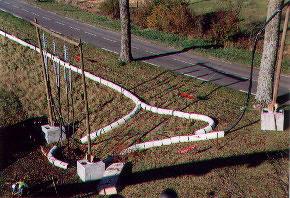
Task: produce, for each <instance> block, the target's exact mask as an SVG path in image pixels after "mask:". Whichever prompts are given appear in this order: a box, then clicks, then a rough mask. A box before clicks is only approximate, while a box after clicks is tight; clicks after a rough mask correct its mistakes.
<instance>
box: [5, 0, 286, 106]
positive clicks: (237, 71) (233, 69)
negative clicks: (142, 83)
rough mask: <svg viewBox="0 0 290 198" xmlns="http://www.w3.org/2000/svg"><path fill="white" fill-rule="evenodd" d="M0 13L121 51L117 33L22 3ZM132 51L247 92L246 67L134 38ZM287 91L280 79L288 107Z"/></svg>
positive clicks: (10, 3)
mask: <svg viewBox="0 0 290 198" xmlns="http://www.w3.org/2000/svg"><path fill="white" fill-rule="evenodd" d="M0 9H1V10H3V11H6V12H8V13H11V14H13V15H15V16H18V17H21V18H23V19H25V20H27V21H33V20H34V18H35V17H36V18H37V19H38V22H39V23H40V24H42V25H43V26H45V27H47V28H49V29H51V30H53V31H55V32H59V33H61V34H63V35H66V36H70V37H73V38H81V39H82V40H83V41H85V42H87V43H90V44H93V45H94V46H96V47H98V48H102V49H104V50H108V51H111V52H114V53H118V51H119V49H120V34H119V33H118V32H113V31H109V30H105V29H101V28H96V27H93V26H91V25H88V24H85V23H81V22H78V21H75V20H73V19H70V18H67V17H63V16H60V15H57V14H55V13H53V12H50V11H46V10H43V9H40V8H37V7H35V6H32V5H29V4H27V3H25V2H24V1H22V0H0ZM0 28H1V27H0ZM132 50H133V57H134V58H135V59H138V60H143V61H145V62H148V63H150V64H153V65H155V66H157V67H159V66H160V67H163V68H166V69H169V70H174V71H175V72H178V73H182V74H184V75H187V76H191V77H194V78H198V79H201V80H204V81H210V82H213V83H216V84H218V85H222V86H227V87H231V88H234V89H236V90H240V91H243V92H245V91H247V87H248V80H247V78H248V75H249V68H248V67H245V66H240V65H237V64H231V63H225V62H222V61H219V60H213V59H209V58H205V57H201V56H196V55H194V54H193V53H191V52H188V51H186V50H184V51H178V50H175V49H173V48H171V49H170V48H166V47H162V46H160V45H157V44H154V43H151V42H149V41H145V40H143V39H138V38H137V37H133V39H132ZM257 74H258V70H257V69H255V70H254V82H253V91H252V93H253V94H255V92H256V84H257V83H256V80H257V76H258V75H257ZM289 90H290V76H286V75H283V76H282V77H281V84H280V90H279V95H280V96H283V99H284V102H285V101H288V102H287V103H290V98H289V95H290V91H289Z"/></svg>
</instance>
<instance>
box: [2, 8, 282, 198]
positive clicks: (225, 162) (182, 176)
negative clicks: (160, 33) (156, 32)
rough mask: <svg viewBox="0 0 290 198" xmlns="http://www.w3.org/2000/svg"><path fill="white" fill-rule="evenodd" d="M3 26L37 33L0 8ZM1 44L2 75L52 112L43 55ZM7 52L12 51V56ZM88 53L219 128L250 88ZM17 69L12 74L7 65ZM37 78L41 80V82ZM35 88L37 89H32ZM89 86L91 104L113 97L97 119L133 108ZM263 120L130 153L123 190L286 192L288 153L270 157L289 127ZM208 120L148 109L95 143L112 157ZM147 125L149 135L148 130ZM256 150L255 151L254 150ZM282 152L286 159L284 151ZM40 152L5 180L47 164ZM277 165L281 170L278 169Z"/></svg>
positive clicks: (150, 96) (90, 59)
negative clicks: (269, 129)
mask: <svg viewBox="0 0 290 198" xmlns="http://www.w3.org/2000/svg"><path fill="white" fill-rule="evenodd" d="M3 27H5V29H6V30H9V32H11V33H14V32H18V36H20V37H22V38H28V35H29V32H31V33H30V36H29V38H32V36H33V35H34V34H33V31H34V30H33V29H32V27H31V26H29V25H28V24H26V23H25V22H23V21H21V20H19V19H17V18H14V17H11V16H10V15H7V14H4V13H3V12H0V28H3ZM23 27H25V28H26V32H22V31H21V30H22V28H23ZM26 33H27V34H26ZM32 40H34V39H33V38H32ZM3 43H5V44H4V45H3ZM1 44H2V45H1V48H0V50H1V52H2V53H1V59H0V60H1V69H2V70H3V72H5V73H3V74H5V75H2V76H1V78H0V79H1V84H4V86H6V87H10V88H11V89H15V93H17V94H18V95H19V98H20V100H21V101H22V103H23V106H25V108H26V109H27V110H28V112H29V113H30V114H31V115H34V114H37V115H39V114H40V115H42V114H44V113H45V112H46V111H45V106H44V105H45V103H44V95H43V94H41V93H42V91H41V90H42V84H41V83H40V81H41V75H40V70H39V69H37V68H36V67H35V65H39V62H38V61H36V62H35V61H34V60H35V58H36V57H38V56H37V55H36V54H35V53H34V52H32V51H31V50H28V49H25V48H23V47H21V46H19V45H17V44H14V43H12V42H10V41H3V40H2V42H1ZM8 58H12V61H11V60H10V59H8ZM85 59H86V67H87V69H88V70H89V71H91V72H93V73H95V74H96V75H98V76H102V77H104V78H106V79H109V80H111V81H115V82H117V83H119V84H122V85H123V86H124V87H126V88H128V89H129V90H131V91H133V92H134V93H135V94H136V95H138V96H139V97H140V98H143V99H144V100H145V101H146V102H148V103H150V104H152V105H156V106H159V107H163V108H173V109H183V110H184V111H188V112H198V113H202V114H206V115H209V116H212V117H214V118H215V119H216V120H217V121H218V123H219V125H218V129H223V128H224V127H225V126H227V125H228V124H230V123H232V121H233V119H234V118H236V117H237V116H238V114H239V110H240V105H241V103H242V99H243V96H244V94H243V93H240V92H237V91H234V90H231V89H228V88H223V87H221V88H218V87H217V86H215V85H212V84H210V83H204V82H201V81H198V80H194V79H192V78H188V77H184V76H180V75H177V74H175V73H173V72H170V71H165V70H162V69H161V68H156V67H153V66H150V65H147V64H145V63H139V62H133V63H131V64H128V65H125V66H120V65H119V64H118V59H117V56H116V55H114V54H111V53H108V52H104V51H102V50H99V49H95V48H93V47H91V46H86V47H85ZM19 65H21V67H20V66H19ZM11 66H12V68H11ZM11 70H12V71H13V74H12V73H11V72H8V71H11ZM1 74H2V72H1ZM14 76H16V78H15V77H14ZM13 77H14V78H13ZM33 78H34V80H37V81H38V82H39V83H35V81H33ZM76 82H77V81H76ZM28 87H29V88H30V87H31V88H30V89H28V91H27V88H28ZM89 87H90V94H93V93H95V94H96V95H92V96H93V97H91V100H90V105H91V107H97V106H98V105H100V104H102V102H105V101H106V100H110V98H114V99H113V103H112V105H110V106H109V107H108V108H104V109H103V110H102V111H99V110H100V109H99V108H97V113H100V114H99V116H98V114H95V112H93V113H92V117H94V118H95V122H96V123H107V122H109V121H112V120H111V119H115V118H116V117H117V116H119V115H121V114H123V113H125V112H127V109H131V108H130V104H131V103H130V102H126V101H127V100H125V102H123V101H122V102H121V101H120V100H123V99H122V98H121V97H120V96H118V94H116V93H114V92H112V91H111V90H108V89H107V88H105V87H100V86H98V85H95V84H94V83H90V84H89ZM182 91H189V92H191V93H192V94H193V95H194V96H195V98H196V97H197V96H200V95H203V94H209V97H208V99H207V100H204V101H199V100H197V99H194V100H186V99H184V98H181V97H179V96H178V94H179V93H180V92H182ZM79 94H80V91H77V92H76V95H77V96H76V97H80V96H79ZM115 97H116V98H115ZM120 104H122V105H120ZM118 105H120V106H118ZM123 108H125V111H124V109H123ZM79 110H81V107H80V108H79ZM78 112H79V111H78ZM80 116H81V115H80ZM79 119H80V117H79ZM258 120H259V115H258V112H256V111H254V110H252V109H250V110H249V111H248V113H247V115H246V117H245V119H243V121H242V122H241V123H240V125H239V126H238V130H236V131H234V132H232V133H230V134H227V135H226V137H225V138H223V139H222V140H220V141H218V142H215V141H211V142H200V143H196V145H197V146H198V148H199V150H200V152H197V153H188V154H184V155H180V154H177V151H178V149H180V148H183V147H184V145H174V146H167V147H162V148H160V149H151V150H148V151H146V152H142V153H138V154H134V155H133V154H132V155H129V156H128V158H127V160H128V161H130V162H131V163H132V164H133V174H132V175H131V176H129V177H130V179H128V180H127V181H126V182H127V186H126V187H125V188H124V189H123V190H122V192H121V194H122V195H124V196H125V197H144V196H145V195H146V197H157V196H158V194H159V193H160V192H161V191H162V190H163V189H164V188H173V189H175V190H176V191H177V193H178V194H179V196H180V197H192V196H193V195H194V197H206V196H207V194H208V193H210V192H212V191H215V192H217V193H218V194H219V195H220V196H221V197H227V196H228V195H230V194H231V195H233V196H242V197H269V196H272V195H273V196H274V195H275V196H278V197H283V196H285V191H284V189H283V186H284V185H283V181H284V180H285V182H286V186H287V185H288V184H287V181H288V179H287V176H288V174H287V159H285V158H284V159H279V160H276V161H275V162H274V163H272V162H271V161H270V160H269V159H271V158H272V157H273V156H272V155H270V154H269V156H268V157H267V155H266V153H269V152H270V151H281V150H284V149H287V148H288V139H287V136H286V134H285V133H267V134H266V133H261V132H260V129H259V128H260V127H259V122H258ZM95 122H94V123H93V124H94V127H98V125H99V124H96V123H95ZM202 125H203V123H200V122H195V121H187V120H184V119H179V118H172V117H169V116H160V115H156V114H153V113H150V112H146V111H142V112H141V113H140V114H138V116H136V117H135V118H134V119H133V120H132V121H131V122H130V123H128V124H127V125H125V126H122V127H121V128H118V129H116V130H114V131H113V132H112V133H110V134H108V135H105V136H103V137H102V138H100V140H99V141H98V142H97V143H98V144H94V146H93V150H94V152H95V153H96V154H97V155H98V156H101V157H105V156H107V154H113V153H115V152H119V151H120V150H121V149H122V148H123V147H126V146H128V145H130V143H132V142H135V141H136V140H138V139H140V138H141V140H142V141H145V140H150V139H158V138H164V137H166V136H173V135H176V134H188V133H190V132H192V131H193V130H195V129H197V128H199V127H200V126H202ZM82 131H83V130H82V127H81V128H80V130H79V131H78V135H77V136H81V134H82ZM144 132H146V135H144V136H143V134H144ZM188 145H192V144H188ZM34 152H35V151H34ZM253 154H256V156H255V155H254V156H252V157H251V155H253ZM31 155H33V158H32V159H35V161H33V162H32V161H31V158H30V157H31ZM275 156H276V157H277V156H278V158H279V156H280V155H279V154H276V155H275ZM40 159H41V156H40V154H39V153H38V152H36V153H34V154H30V155H28V156H26V157H24V158H22V159H19V160H18V161H17V162H16V163H15V164H14V165H12V166H10V167H9V168H8V169H6V170H5V171H4V173H3V175H4V178H5V181H6V182H8V184H9V182H11V181H12V180H11V178H13V177H14V175H18V176H19V175H23V174H27V172H29V171H27V169H20V170H17V169H16V166H19V167H21V166H23V165H24V164H27V163H28V164H29V163H33V164H34V165H33V166H32V167H30V168H29V170H32V169H33V168H35V167H37V164H39V165H41V167H44V166H46V167H49V165H47V164H45V160H44V159H42V160H40ZM43 164H45V165H43ZM277 166H278V167H279V171H278V172H275V171H274V170H275V168H276V167H277ZM162 167H163V168H164V169H159V171H158V168H162ZM179 168H180V169H181V170H180V169H179ZM40 170H41V169H40ZM51 171H52V174H54V175H56V177H57V178H60V179H61V180H62V181H64V182H72V181H75V180H76V176H75V169H74V168H71V169H69V170H68V171H67V172H63V171H60V170H58V169H55V168H51ZM160 172H161V173H162V174H160ZM35 174H36V176H37V177H38V178H42V177H43V175H45V174H46V175H47V174H51V173H45V172H43V171H37V172H36V173H29V174H28V175H29V177H32V175H35ZM175 174H176V176H174V175H175ZM34 182H36V181H34ZM285 182H284V183H285ZM281 183H282V184H281ZM8 184H7V185H5V186H4V187H5V189H7V188H8V187H9V185H8ZM270 187H271V188H270Z"/></svg>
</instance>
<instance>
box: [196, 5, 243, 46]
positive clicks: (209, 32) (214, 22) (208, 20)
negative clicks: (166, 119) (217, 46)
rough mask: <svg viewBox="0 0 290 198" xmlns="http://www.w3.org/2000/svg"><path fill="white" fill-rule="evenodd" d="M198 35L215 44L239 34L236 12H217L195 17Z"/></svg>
mask: <svg viewBox="0 0 290 198" xmlns="http://www.w3.org/2000/svg"><path fill="white" fill-rule="evenodd" d="M195 25H196V27H197V30H198V31H199V34H202V35H206V36H207V37H210V38H211V39H212V40H215V41H216V42H217V43H223V42H224V41H225V40H228V39H229V37H231V36H233V35H235V34H236V33H238V32H239V18H238V12H236V11H217V12H211V13H208V14H205V15H202V16H198V17H196V20H195Z"/></svg>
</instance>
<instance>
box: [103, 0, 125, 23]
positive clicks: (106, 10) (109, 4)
mask: <svg viewBox="0 0 290 198" xmlns="http://www.w3.org/2000/svg"><path fill="white" fill-rule="evenodd" d="M99 10H100V12H101V14H103V15H106V16H109V17H111V18H113V19H118V18H120V6H119V0H104V1H103V2H102V3H100V6H99Z"/></svg>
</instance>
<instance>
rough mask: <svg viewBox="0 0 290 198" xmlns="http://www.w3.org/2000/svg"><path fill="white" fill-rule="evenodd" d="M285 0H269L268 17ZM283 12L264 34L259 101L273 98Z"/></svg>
mask: <svg viewBox="0 0 290 198" xmlns="http://www.w3.org/2000/svg"><path fill="white" fill-rule="evenodd" d="M282 2H283V0H269V1H268V11H267V18H269V17H270V16H271V15H272V14H273V12H274V11H275V10H276V9H277V8H278V7H279V6H280V5H281V4H282ZM280 18H281V14H278V15H276V17H275V18H274V19H273V20H272V21H271V22H270V23H269V24H268V25H267V27H266V29H265V36H264V46H263V54H262V59H261V64H260V72H259V77H258V86H257V93H256V100H257V101H258V102H259V103H269V102H271V100H272V92H273V78H274V72H275V65H276V57H277V49H278V45H279V24H280Z"/></svg>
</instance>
